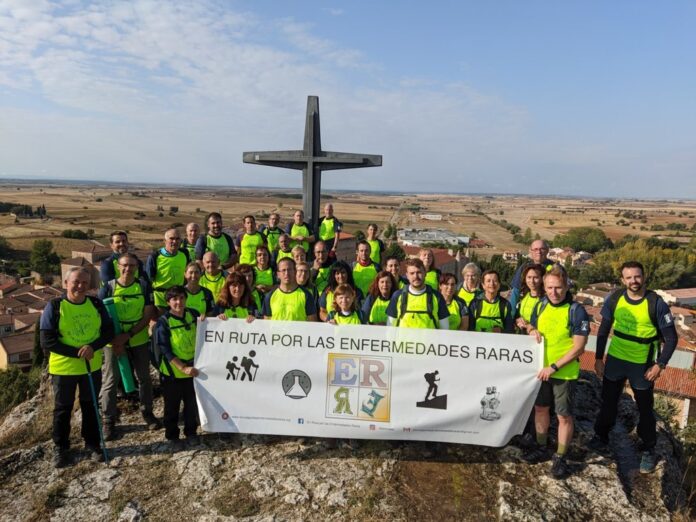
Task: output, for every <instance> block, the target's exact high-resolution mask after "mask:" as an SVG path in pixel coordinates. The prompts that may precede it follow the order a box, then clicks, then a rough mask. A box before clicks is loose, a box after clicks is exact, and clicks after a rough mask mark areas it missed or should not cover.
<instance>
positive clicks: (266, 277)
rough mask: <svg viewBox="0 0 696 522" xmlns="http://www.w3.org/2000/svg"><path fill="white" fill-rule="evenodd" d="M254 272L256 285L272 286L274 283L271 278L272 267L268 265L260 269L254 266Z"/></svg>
mask: <svg viewBox="0 0 696 522" xmlns="http://www.w3.org/2000/svg"><path fill="white" fill-rule="evenodd" d="M254 274H256V277H255V280H256V284H257V285H263V286H273V284H274V283H275V281H274V280H273V269H272V268H271V267H270V266H269V267H268V268H266V269H265V270H261V269H260V268H258V267H256V266H255V267H254Z"/></svg>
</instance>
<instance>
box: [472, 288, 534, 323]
mask: <svg viewBox="0 0 696 522" xmlns="http://www.w3.org/2000/svg"><path fill="white" fill-rule="evenodd" d="M505 303H507V300H506V299H504V298H503V297H500V296H498V317H499V319H500V324H501V326H502V327H503V328H505ZM538 304H539V303H537V305H538ZM471 305H472V306H471V307H470V308H471V310H472V313H473V314H474V321H476V319H478V318H479V317H481V310H483V297H482V296H481V295H477V296H476V297H474V299H473V301H471Z"/></svg>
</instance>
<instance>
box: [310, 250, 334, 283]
mask: <svg viewBox="0 0 696 522" xmlns="http://www.w3.org/2000/svg"><path fill="white" fill-rule="evenodd" d="M334 261H335V260H334ZM332 264H333V261H332V260H331V259H329V251H328V247H327V245H326V243H324V242H323V241H317V242H316V243H314V261H313V263H312V268H311V270H310V276H309V278H310V281H311V282H312V284H313V285H314V288H315V290H316V292H317V295H321V294H322V293H323V292H324V290H325V289H326V287H327V285H328V284H329V272H330V271H331V265H332Z"/></svg>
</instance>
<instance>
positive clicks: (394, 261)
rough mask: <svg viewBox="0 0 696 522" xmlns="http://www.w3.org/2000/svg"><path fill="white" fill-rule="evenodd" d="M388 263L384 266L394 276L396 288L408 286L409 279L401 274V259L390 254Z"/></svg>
mask: <svg viewBox="0 0 696 522" xmlns="http://www.w3.org/2000/svg"><path fill="white" fill-rule="evenodd" d="M386 263H387V264H386V266H385V267H384V268H385V270H386V271H387V272H389V273H390V274H391V275H392V276H393V277H394V282H395V283H396V288H395V289H396V290H401V289H402V288H403V287H404V286H408V279H406V278H405V277H404V276H402V275H401V261H399V258H398V257H395V256H390V257H388V258H387V260H386Z"/></svg>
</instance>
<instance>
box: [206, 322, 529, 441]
mask: <svg viewBox="0 0 696 522" xmlns="http://www.w3.org/2000/svg"><path fill="white" fill-rule="evenodd" d="M194 364H195V367H196V368H198V370H199V371H200V376H199V377H198V378H195V379H194V382H195V388H196V397H197V400H198V409H199V412H200V418H201V424H202V427H203V429H204V430H205V431H208V432H241V433H260V434H275V435H297V436H314V437H336V438H355V439H360V438H370V439H372V438H374V439H402V440H430V441H441V442H458V443H464V444H479V445H485V446H503V445H505V444H507V443H508V441H509V440H510V438H511V437H512V436H513V435H516V434H519V433H521V432H522V429H523V428H524V425H525V422H526V420H527V418H528V416H529V413H530V412H531V409H532V406H533V404H534V399H535V397H536V394H537V391H538V389H539V381H538V380H537V379H536V373H537V371H538V370H539V369H540V368H541V367H542V364H543V344H537V343H536V342H535V341H534V339H533V338H532V337H530V336H528V335H507V334H489V333H486V334H484V333H476V332H461V331H441V330H420V329H411V328H393V327H385V326H356V325H342V326H334V325H331V324H326V323H301V322H285V321H262V320H259V321H254V322H253V323H246V322H245V321H243V320H240V319H230V320H227V321H222V320H220V319H208V320H206V321H205V322H203V323H199V326H198V342H197V345H196V359H195V362H194Z"/></svg>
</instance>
